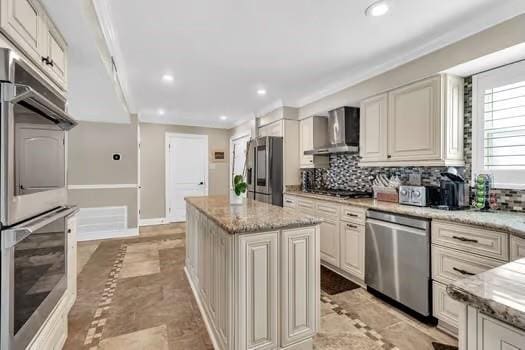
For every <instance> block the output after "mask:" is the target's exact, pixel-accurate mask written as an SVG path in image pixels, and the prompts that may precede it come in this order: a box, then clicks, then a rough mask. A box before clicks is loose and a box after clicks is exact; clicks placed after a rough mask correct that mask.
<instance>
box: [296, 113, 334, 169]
mask: <svg viewBox="0 0 525 350" xmlns="http://www.w3.org/2000/svg"><path fill="white" fill-rule="evenodd" d="M299 125H300V131H299V144H300V146H299V159H300V165H301V168H326V167H328V160H329V158H328V157H327V156H314V155H311V154H310V155H305V154H304V152H305V151H310V150H313V149H316V148H319V147H323V146H326V145H327V144H328V130H327V128H328V119H326V118H325V117H310V118H306V119H302V120H301V121H300V123H299Z"/></svg>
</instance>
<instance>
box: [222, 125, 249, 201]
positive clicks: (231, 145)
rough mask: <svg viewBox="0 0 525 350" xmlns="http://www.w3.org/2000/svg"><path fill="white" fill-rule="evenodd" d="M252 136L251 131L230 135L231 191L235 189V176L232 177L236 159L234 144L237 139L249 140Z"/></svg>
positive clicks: (229, 171)
mask: <svg viewBox="0 0 525 350" xmlns="http://www.w3.org/2000/svg"><path fill="white" fill-rule="evenodd" d="M250 137H251V133H249V132H247V133H242V134H238V135H234V136H231V137H230V166H229V169H228V173H229V175H228V177H229V179H230V191H231V190H233V178H232V171H233V161H234V159H233V158H234V157H233V144H234V143H235V141H238V140H240V139H244V138H246V139H247V141H249V140H250ZM246 160H247V159H245V160H244V161H245V162H246Z"/></svg>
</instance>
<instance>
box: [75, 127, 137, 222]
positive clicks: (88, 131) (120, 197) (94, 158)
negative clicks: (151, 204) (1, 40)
mask: <svg viewBox="0 0 525 350" xmlns="http://www.w3.org/2000/svg"><path fill="white" fill-rule="evenodd" d="M113 153H120V155H121V160H118V161H115V160H113V158H112V155H113ZM137 176H138V161H137V125H136V124H114V123H94V122H81V123H80V124H79V125H78V126H77V127H75V128H74V129H72V130H71V131H70V132H69V134H68V184H69V185H70V186H71V185H73V186H74V185H118V184H128V185H133V184H135V185H136V184H137ZM69 202H70V203H71V204H76V205H78V206H79V207H80V208H93V207H106V206H127V208H128V228H133V227H137V223H138V218H137V189H136V188H122V189H97V188H94V189H75V190H69Z"/></svg>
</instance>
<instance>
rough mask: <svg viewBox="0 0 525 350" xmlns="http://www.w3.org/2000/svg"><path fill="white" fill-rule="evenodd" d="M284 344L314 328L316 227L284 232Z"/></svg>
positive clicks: (301, 336)
mask: <svg viewBox="0 0 525 350" xmlns="http://www.w3.org/2000/svg"><path fill="white" fill-rule="evenodd" d="M281 237H282V241H281V247H282V259H281V263H282V265H281V288H282V294H281V303H282V304H281V327H282V328H281V346H282V347H285V346H288V345H289V344H291V343H293V342H296V341H298V340H301V339H304V338H305V337H308V336H311V335H313V334H314V332H315V322H316V321H315V317H316V305H317V301H316V293H315V289H316V274H318V271H317V270H316V260H315V259H316V254H315V249H316V242H315V228H313V227H311V228H303V229H296V230H287V231H283V232H282V236H281Z"/></svg>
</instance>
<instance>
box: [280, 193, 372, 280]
mask: <svg viewBox="0 0 525 350" xmlns="http://www.w3.org/2000/svg"><path fill="white" fill-rule="evenodd" d="M284 202H285V207H288V208H291V209H295V210H297V211H300V212H302V213H305V214H310V215H313V216H317V217H320V218H322V219H323V222H322V223H321V225H320V238H319V239H320V250H321V263H322V264H323V265H325V266H327V267H329V268H330V269H332V270H334V271H336V272H337V273H339V274H340V275H342V276H344V277H346V278H348V279H351V280H353V281H354V282H356V283H358V284H361V285H364V277H365V220H366V209H364V208H360V207H354V206H350V205H343V204H339V203H336V202H332V201H330V200H329V199H327V200H321V199H313V198H307V197H305V196H296V195H292V194H289V193H287V194H285V195H284Z"/></svg>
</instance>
